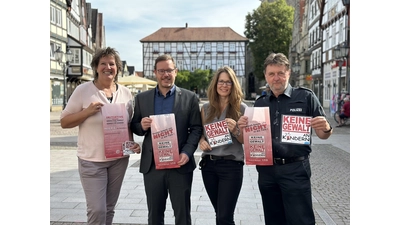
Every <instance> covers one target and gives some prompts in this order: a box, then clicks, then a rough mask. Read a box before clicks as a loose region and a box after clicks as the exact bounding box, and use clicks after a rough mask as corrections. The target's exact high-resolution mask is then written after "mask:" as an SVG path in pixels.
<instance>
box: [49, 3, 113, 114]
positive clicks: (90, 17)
mask: <svg viewBox="0 0 400 225" xmlns="http://www.w3.org/2000/svg"><path fill="white" fill-rule="evenodd" d="M104 46H105V32H104V26H103V16H102V14H101V13H98V10H97V9H92V8H91V4H90V3H86V0H77V1H75V0H74V1H72V0H66V1H65V0H51V1H50V111H60V110H62V108H63V104H65V103H64V101H65V100H66V101H68V98H69V96H70V95H71V94H72V92H73V91H74V90H75V88H76V87H77V86H78V85H79V84H81V83H84V82H87V81H91V80H93V75H94V73H93V71H92V68H91V66H90V62H91V61H92V57H93V54H94V52H95V50H96V49H97V48H102V47H104ZM59 48H60V50H61V51H62V52H64V53H66V52H70V53H71V54H72V57H71V60H70V61H67V59H66V57H65V56H64V57H63V59H62V60H61V61H57V59H56V57H55V56H56V54H55V52H56V51H57V49H59Z"/></svg>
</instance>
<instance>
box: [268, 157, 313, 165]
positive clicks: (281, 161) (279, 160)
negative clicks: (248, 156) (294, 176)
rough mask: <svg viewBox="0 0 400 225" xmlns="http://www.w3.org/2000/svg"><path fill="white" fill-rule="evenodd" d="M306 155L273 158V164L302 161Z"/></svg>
mask: <svg viewBox="0 0 400 225" xmlns="http://www.w3.org/2000/svg"><path fill="white" fill-rule="evenodd" d="M308 157H309V156H308V155H306V156H300V157H293V158H274V164H278V165H285V164H288V163H293V162H299V161H303V160H305V159H308Z"/></svg>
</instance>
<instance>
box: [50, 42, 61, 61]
mask: <svg viewBox="0 0 400 225" xmlns="http://www.w3.org/2000/svg"><path fill="white" fill-rule="evenodd" d="M60 47H61V45H59V44H57V43H54V42H50V59H55V56H54V53H55V52H56V51H57V49H58V48H60Z"/></svg>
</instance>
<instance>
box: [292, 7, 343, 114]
mask: <svg viewBox="0 0 400 225" xmlns="http://www.w3.org/2000/svg"><path fill="white" fill-rule="evenodd" d="M293 7H294V8H295V15H294V21H293V38H292V43H291V50H290V61H291V67H292V77H291V84H292V85H293V86H303V87H307V88H310V89H312V90H313V91H314V92H315V94H316V95H317V97H318V99H319V100H320V102H321V104H322V105H323V106H324V107H327V108H328V107H330V106H332V101H333V100H334V98H335V96H336V95H337V94H338V93H339V92H341V91H347V92H349V91H350V84H349V83H350V74H349V71H350V63H349V62H350V54H348V55H347V56H345V59H342V61H343V63H342V64H341V63H339V62H338V59H336V58H335V53H334V51H335V48H337V47H338V46H343V44H347V46H348V47H349V43H350V42H349V39H350V35H349V19H350V18H349V9H350V1H349V0H347V1H346V0H299V1H295V2H293ZM296 64H297V65H299V66H298V67H299V68H298V69H295V68H296ZM340 65H342V66H341V67H339V66H340ZM339 74H341V76H340V78H339ZM339 89H341V90H339ZM333 105H334V104H333Z"/></svg>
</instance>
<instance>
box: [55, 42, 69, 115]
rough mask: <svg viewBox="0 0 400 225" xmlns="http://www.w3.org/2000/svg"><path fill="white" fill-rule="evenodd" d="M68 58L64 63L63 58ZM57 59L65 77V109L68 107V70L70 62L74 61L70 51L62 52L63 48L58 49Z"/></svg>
mask: <svg viewBox="0 0 400 225" xmlns="http://www.w3.org/2000/svg"><path fill="white" fill-rule="evenodd" d="M64 55H65V58H66V61H65V62H63V58H64ZM55 58H56V60H57V62H58V64H59V65H60V66H62V68H63V77H64V97H63V109H64V108H65V106H66V105H67V70H68V66H69V62H70V61H71V59H72V52H71V50H70V49H67V53H64V52H63V51H62V50H61V47H58V48H57V50H56V52H55Z"/></svg>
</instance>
